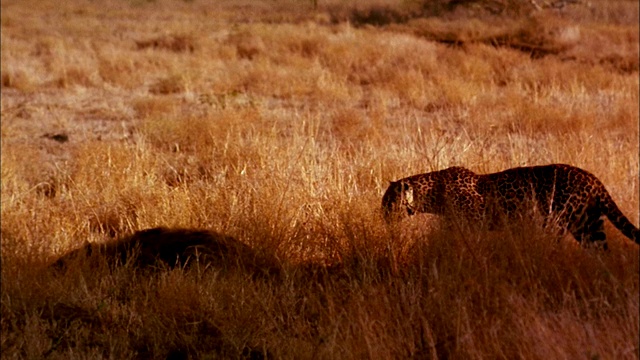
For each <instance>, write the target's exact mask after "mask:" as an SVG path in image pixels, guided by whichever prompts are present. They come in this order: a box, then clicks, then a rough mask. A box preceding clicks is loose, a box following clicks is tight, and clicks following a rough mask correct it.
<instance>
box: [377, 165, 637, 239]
mask: <svg viewBox="0 0 640 360" xmlns="http://www.w3.org/2000/svg"><path fill="white" fill-rule="evenodd" d="M382 210H383V215H384V218H385V220H386V221H387V223H390V222H392V221H393V220H394V219H396V220H397V219H399V218H401V217H405V216H407V215H414V214H416V213H427V214H434V215H439V216H443V217H444V218H446V219H449V220H453V219H461V220H465V221H467V222H468V223H469V224H484V225H487V227H488V229H489V230H496V229H500V228H504V226H507V225H508V224H512V223H515V222H514V221H513V220H517V219H520V220H522V219H526V218H527V217H526V214H527V212H529V214H530V212H531V211H536V213H539V214H541V215H542V220H543V225H545V226H546V225H548V224H553V226H554V227H555V228H556V230H557V231H559V232H561V233H563V234H566V233H567V232H568V233H570V234H571V235H572V236H573V237H574V238H575V239H576V240H577V241H578V243H580V244H582V245H584V246H593V247H597V248H602V249H604V250H608V244H607V237H606V234H605V232H604V219H605V218H608V219H609V221H610V222H611V223H612V224H613V225H614V226H615V227H616V228H618V230H620V232H621V233H622V234H624V235H625V236H626V237H627V238H629V239H631V240H632V241H634V242H635V243H637V244H640V230H638V228H637V227H636V226H634V225H633V224H632V223H631V222H630V221H629V219H628V218H627V217H626V216H625V215H624V214H623V213H622V211H621V210H620V209H619V208H618V206H617V205H616V203H615V202H614V201H613V199H612V197H611V195H610V194H609V192H608V191H607V189H606V188H605V186H604V185H603V183H602V182H601V181H600V180H599V179H598V178H597V177H596V176H595V175H593V174H592V173H590V172H588V171H586V170H584V169H581V168H578V167H576V166H572V165H567V164H549V165H538V166H525V167H515V168H510V169H507V170H504V171H500V172H495V173H488V174H476V173H475V172H473V171H471V170H469V169H467V168H464V167H460V166H454V167H449V168H447V169H444V170H438V171H433V172H428V173H423V174H417V175H412V176H409V177H405V178H402V179H399V180H396V181H391V182H390V184H389V186H388V188H387V190H386V191H385V193H384V195H383V197H382Z"/></svg>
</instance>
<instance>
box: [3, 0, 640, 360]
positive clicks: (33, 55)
mask: <svg viewBox="0 0 640 360" xmlns="http://www.w3.org/2000/svg"><path fill="white" fill-rule="evenodd" d="M469 3H470V4H471V5H468V6H467V7H464V6H461V7H459V8H458V9H454V10H451V11H449V10H447V9H444V10H442V11H441V13H438V14H436V15H438V16H434V14H433V13H430V14H425V13H424V12H425V11H427V10H429V9H427V10H425V9H426V8H425V7H423V6H422V4H421V3H419V2H416V3H415V4H413V5H412V6H414V7H413V8H412V9H416V8H417V9H418V10H419V12H422V13H419V15H420V17H413V15H412V17H411V18H409V17H407V18H392V20H393V21H391V22H389V23H388V24H386V25H379V24H378V23H373V24H375V26H372V25H371V24H372V22H369V24H366V23H367V22H366V21H364V22H363V24H360V23H356V22H353V19H352V18H351V17H350V16H351V14H355V15H357V14H360V13H361V11H362V9H361V8H356V9H354V8H352V7H350V5H349V4H347V5H344V4H342V5H340V4H338V5H336V4H332V3H330V2H327V3H323V2H320V3H319V4H318V7H317V9H316V10H313V4H312V2H309V3H291V2H288V1H278V2H276V3H274V4H272V3H268V4H267V3H262V2H258V3H256V2H219V3H216V4H212V3H203V2H198V1H193V2H178V1H160V0H158V1H154V2H137V1H131V2H124V1H116V0H113V1H107V2H102V3H85V2H74V1H69V2H66V3H64V4H59V5H56V6H53V5H51V4H48V3H43V2H40V1H21V2H12V1H3V2H2V19H1V21H2V32H1V33H0V36H1V38H2V39H1V40H2V52H1V56H2V59H1V60H2V62H1V66H2V68H1V70H2V97H1V99H0V101H1V102H2V110H1V111H2V123H1V131H2V142H1V146H2V149H1V150H2V155H1V156H2V179H1V181H2V184H1V195H2V197H1V198H2V206H1V214H2V223H1V236H2V254H1V255H2V269H1V277H2V278H1V284H2V296H1V298H2V300H1V301H2V302H1V312H2V318H1V320H0V325H1V326H2V331H1V332H0V346H1V349H2V355H3V357H4V356H6V357H8V358H42V357H52V358H86V357H113V358H164V357H166V358H168V357H172V358H205V357H229V358H245V357H248V358H265V357H269V358H312V357H319V358H407V357H420V358H536V359H537V358H540V359H542V358H545V359H547V358H584V357H589V358H596V357H597V358H629V359H633V358H638V347H637V338H638V336H639V325H638V303H639V297H638V292H639V276H638V274H639V269H638V266H639V264H638V247H637V245H635V244H633V243H631V242H630V241H629V240H628V239H626V238H624V237H623V236H622V235H621V234H620V233H619V232H618V231H617V230H616V229H615V228H613V227H611V226H608V227H607V234H608V236H609V241H610V247H611V251H610V252H609V253H600V252H596V251H587V250H585V249H582V248H580V247H579V246H577V244H575V242H574V241H573V240H572V239H560V240H558V239H557V238H555V237H554V236H550V235H549V234H547V233H545V232H544V230H542V229H540V228H538V227H536V226H535V224H527V222H526V221H525V222H524V223H523V224H522V226H520V227H516V228H515V229H512V230H509V231H503V232H492V233H482V232H478V231H477V230H471V229H466V228H453V229H442V228H441V226H439V225H440V224H439V221H438V219H437V218H435V217H433V216H427V215H423V216H417V217H414V218H411V219H406V220H404V221H403V222H402V223H400V224H398V225H396V226H394V227H387V226H386V225H385V224H384V222H383V221H382V219H381V218H380V213H379V207H380V199H381V195H382V193H383V192H384V190H385V188H386V186H387V181H389V180H394V179H397V178H400V177H404V176H407V175H410V174H414V173H418V172H425V171H432V170H436V169H442V168H445V167H448V166H453V165H462V166H466V167H468V168H470V169H472V170H474V171H477V172H492V171H498V170H502V169H505V168H509V167H514V166H519V165H534V164H544V163H552V162H564V163H570V164H573V165H576V166H580V167H582V168H585V169H587V170H589V171H591V172H593V173H594V174H596V175H597V176H598V177H599V178H600V179H601V180H602V181H603V182H604V184H605V185H606V186H607V188H608V189H609V191H610V192H611V194H612V196H613V198H614V199H615V200H616V202H617V203H618V205H619V206H620V207H621V209H622V210H623V212H625V213H626V214H627V215H629V217H630V218H631V219H632V221H633V222H634V223H635V224H638V214H639V213H638V206H639V201H638V193H639V188H638V153H639V150H638V116H639V112H638V101H639V98H638V62H637V56H638V36H637V34H638V25H637V24H638V22H637V9H638V4H637V3H636V2H634V1H616V2H608V1H593V2H592V4H591V7H586V5H585V6H580V5H572V6H570V7H567V8H566V9H563V10H562V11H555V10H543V11H542V12H536V11H533V10H531V11H529V10H527V11H526V12H525V11H524V10H523V11H522V12H521V13H518V14H520V15H518V16H513V15H512V14H513V12H509V16H505V15H500V14H493V13H491V11H488V10H486V9H484V10H483V9H478V8H477V7H474V6H475V5H473V3H480V4H481V5H482V4H484V3H483V2H469ZM487 3H488V2H487ZM504 3H505V4H510V6H515V5H518V4H519V3H517V2H513V1H512V2H504ZM527 3H528V2H527ZM360 5H362V4H360ZM365 5H367V4H365ZM368 5H371V6H374V5H375V6H379V4H377V3H376V4H374V3H370V4H368ZM384 5H385V7H383V8H385V9H392V10H394V9H395V10H394V11H395V12H397V13H404V12H405V11H406V9H404V8H401V7H400V6H404V5H402V4H400V5H398V4H396V3H392V2H389V3H388V4H387V3H385V4H384ZM336 6H337V7H339V8H338V9H337V8H336ZM465 6H466V5H465ZM523 6H524V5H523ZM336 9H337V10H336ZM523 9H524V7H523ZM338 10H339V11H338ZM418 10H411V11H412V12H411V14H415V13H416V11H418ZM445 10H446V11H445ZM439 11H440V10H439ZM343 12H344V14H345V15H344V17H343V18H340V17H338V15H340V14H343ZM634 14H635V15H634ZM340 16H342V15H340ZM634 16H635V18H634ZM630 18H631V19H630ZM341 19H351V22H344V21H341ZM634 19H636V21H632V20H634ZM534 35H535V36H534ZM525 45H526V46H525ZM536 49H538V50H539V49H543V50H544V49H546V50H549V49H551V50H553V51H547V52H544V53H535V54H534V51H533V50H536ZM596 50H597V51H596ZM536 51H537V50H536ZM634 59H635V60H634ZM44 134H65V135H67V136H68V138H69V141H68V142H64V143H63V142H57V141H53V140H51V136H49V137H42V135H44ZM155 226H168V227H187V228H207V229H211V230H215V231H217V232H220V233H224V234H227V235H230V236H233V237H235V238H236V239H238V240H239V241H241V242H243V243H245V244H247V245H249V246H251V247H252V248H255V249H261V251H265V252H267V253H270V254H272V255H273V256H274V257H276V258H277V259H278V261H279V266H281V267H282V272H281V274H280V275H278V276H273V277H261V278H255V277H252V276H250V274H248V273H244V272H242V271H229V272H225V271H220V270H219V269H209V270H203V269H200V268H184V269H183V268H177V269H173V270H171V269H164V270H162V269H161V270H159V271H157V272H151V273H149V272H147V271H140V270H139V269H136V268H135V267H134V266H133V265H125V266H122V267H117V268H115V269H111V268H109V267H104V268H98V269H95V270H93V271H86V269H83V268H78V269H76V270H75V271H74V270H73V269H72V270H71V271H68V272H66V273H65V274H64V275H60V274H57V273H55V272H52V271H50V270H48V269H47V265H48V264H50V263H51V262H53V261H54V260H55V259H56V258H58V257H59V256H60V255H62V254H64V253H66V252H67V251H69V250H71V249H74V248H78V247H80V246H82V245H84V244H85V243H86V242H92V243H95V242H105V241H112V240H114V239H116V238H121V237H123V236H126V235H127V234H130V233H132V232H134V231H136V230H139V229H144V228H149V227H155Z"/></svg>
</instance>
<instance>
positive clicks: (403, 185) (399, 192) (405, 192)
mask: <svg viewBox="0 0 640 360" xmlns="http://www.w3.org/2000/svg"><path fill="white" fill-rule="evenodd" d="M414 206H415V199H414V193H413V186H412V185H411V184H410V183H409V182H407V181H405V180H398V181H392V182H391V183H390V184H389V187H388V188H387V191H386V192H385V193H384V196H382V212H383V214H384V218H385V220H386V221H387V222H390V221H391V220H393V219H394V218H397V217H399V216H402V215H405V214H409V215H413V214H414V213H415V210H414Z"/></svg>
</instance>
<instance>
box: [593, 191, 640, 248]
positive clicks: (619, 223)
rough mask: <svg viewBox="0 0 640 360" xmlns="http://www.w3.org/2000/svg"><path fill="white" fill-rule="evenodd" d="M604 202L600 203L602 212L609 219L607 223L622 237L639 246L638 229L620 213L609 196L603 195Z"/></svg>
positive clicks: (639, 236) (639, 235)
mask: <svg viewBox="0 0 640 360" xmlns="http://www.w3.org/2000/svg"><path fill="white" fill-rule="evenodd" d="M603 200H604V201H601V205H602V210H603V212H604V214H605V215H607V217H608V218H609V221H611V223H612V224H613V225H615V227H617V228H618V230H620V232H622V233H623V234H624V236H626V237H628V238H629V239H631V240H633V241H635V242H636V244H640V229H638V228H637V227H635V226H634V225H633V224H632V223H631V221H629V219H627V217H626V216H624V214H623V213H622V211H620V209H619V208H618V206H617V205H616V203H615V202H613V199H612V198H611V195H609V194H608V193H605V196H604V199H603Z"/></svg>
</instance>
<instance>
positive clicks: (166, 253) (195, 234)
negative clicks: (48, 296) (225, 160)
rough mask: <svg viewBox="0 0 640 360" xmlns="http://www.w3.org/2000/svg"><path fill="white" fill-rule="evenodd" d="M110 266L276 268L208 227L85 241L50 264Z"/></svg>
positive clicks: (272, 262)
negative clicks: (83, 244)
mask: <svg viewBox="0 0 640 360" xmlns="http://www.w3.org/2000/svg"><path fill="white" fill-rule="evenodd" d="M101 261H102V262H103V263H106V264H107V265H109V266H111V267H113V266H134V267H136V268H145V269H149V268H152V269H161V268H167V267H168V268H174V267H176V266H182V267H185V266H193V265H194V264H198V266H200V267H201V268H207V267H214V268H218V269H244V270H247V271H250V272H253V273H264V274H272V273H278V272H279V265H278V262H277V261H276V259H275V258H274V257H273V256H270V255H269V254H263V253H260V252H258V251H255V250H253V249H252V248H250V247H249V246H247V245H245V244H244V243H242V242H240V241H238V240H236V239H234V238H233V237H230V236H226V235H222V234H219V233H216V232H213V231H208V230H197V229H168V228H164V227H158V228H153V229H147V230H141V231H137V232H135V233H134V234H133V235H130V236H126V237H124V238H121V239H119V240H116V241H112V242H107V243H104V244H87V245H85V246H83V247H81V248H79V249H76V250H73V251H71V252H69V253H67V254H66V255H64V256H62V257H61V258H60V259H58V260H57V261H56V262H55V263H54V264H53V265H52V266H53V267H54V268H57V269H70V268H72V267H73V266H74V265H75V266H84V265H86V264H88V265H89V266H95V265H98V264H100V262H101Z"/></svg>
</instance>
